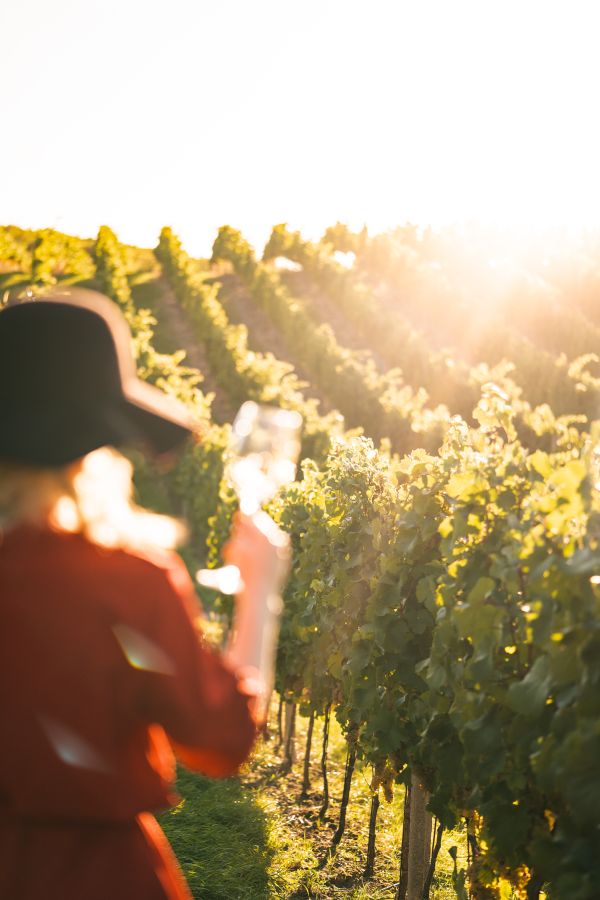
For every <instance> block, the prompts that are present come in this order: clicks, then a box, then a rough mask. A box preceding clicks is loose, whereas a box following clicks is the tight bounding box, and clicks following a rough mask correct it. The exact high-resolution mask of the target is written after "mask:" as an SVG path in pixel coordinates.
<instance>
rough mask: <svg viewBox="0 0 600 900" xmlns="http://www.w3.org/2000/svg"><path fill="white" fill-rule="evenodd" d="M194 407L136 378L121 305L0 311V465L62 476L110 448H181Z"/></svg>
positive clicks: (33, 304)
mask: <svg viewBox="0 0 600 900" xmlns="http://www.w3.org/2000/svg"><path fill="white" fill-rule="evenodd" d="M193 431H194V423H193V421H192V419H191V417H190V416H189V415H188V413H187V411H186V409H185V407H183V406H182V405H181V404H179V403H178V402H177V401H176V400H174V399H172V398H171V397H168V396H167V395H166V394H163V393H162V391H159V390H158V389H157V388H154V387H152V386H151V385H148V384H146V383H144V382H142V381H140V380H139V379H138V378H137V376H136V371H135V363H134V360H133V354H132V350H131V334H130V331H129V328H128V326H127V323H126V321H125V319H124V318H123V316H122V314H121V312H120V310H119V309H118V307H117V306H116V304H114V303H112V302H111V301H110V300H108V299H107V298H106V297H103V296H102V295H101V294H97V293H95V292H93V291H83V290H73V291H71V292H64V293H62V292H61V293H56V294H52V295H48V296H44V297H43V299H37V300H28V301H25V302H23V303H18V304H16V305H14V306H9V307H7V308H6V309H4V310H3V311H2V312H0V460H5V461H11V462H17V463H24V464H27V465H36V466H50V467H58V466H63V465H66V464H68V463H70V462H74V461H75V460H76V459H79V458H80V457H82V456H85V455H86V453H89V452H91V451H92V450H96V449H97V448H98V447H104V446H106V445H109V446H114V447H123V446H124V447H130V446H138V445H142V446H143V447H144V448H146V449H148V450H150V451H151V452H153V453H155V454H163V453H168V452H169V451H171V450H174V449H176V448H177V447H178V446H179V445H180V444H181V443H182V442H183V440H184V439H185V438H187V437H188V436H189V435H190V434H191V433H192V432H193Z"/></svg>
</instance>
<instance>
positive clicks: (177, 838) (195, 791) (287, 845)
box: [160, 717, 465, 900]
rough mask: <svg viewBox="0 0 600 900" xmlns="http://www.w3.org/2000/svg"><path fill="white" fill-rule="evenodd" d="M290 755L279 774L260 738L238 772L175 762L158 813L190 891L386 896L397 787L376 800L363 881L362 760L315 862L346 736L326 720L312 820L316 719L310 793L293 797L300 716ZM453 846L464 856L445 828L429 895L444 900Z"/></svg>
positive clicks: (334, 804) (221, 899)
mask: <svg viewBox="0 0 600 900" xmlns="http://www.w3.org/2000/svg"><path fill="white" fill-rule="evenodd" d="M297 724H298V732H299V737H298V760H297V762H296V764H295V767H294V769H293V771H292V773H291V774H290V775H288V776H285V777H284V776H282V775H281V774H280V773H279V764H280V756H279V753H278V751H277V749H276V741H275V740H271V741H268V742H261V743H260V744H259V746H258V747H257V749H256V751H255V753H254V756H253V758H252V760H251V761H250V762H249V763H248V764H247V765H246V766H245V768H244V770H243V772H242V774H241V776H240V777H238V778H232V779H226V780H224V781H211V780H209V779H206V778H203V777H201V776H198V775H194V774H192V773H190V772H186V771H184V770H182V771H181V772H180V775H179V781H178V787H179V791H180V794H181V796H182V798H183V799H182V802H181V804H180V805H179V806H178V807H177V808H175V809H174V810H171V811H169V812H167V813H165V814H164V815H163V816H161V818H160V822H161V825H162V826H163V828H164V830H165V832H166V834H167V836H168V838H169V840H170V842H171V844H172V846H173V849H174V851H175V853H176V855H177V857H178V859H179V861H180V864H181V866H182V868H183V871H184V873H185V875H186V877H187V879H188V882H189V884H190V888H191V890H192V894H193V896H194V897H195V898H202V900H226V898H227V900H263V898H265V900H267V898H269V900H270V898H273V900H275V898H281V900H283V898H286V900H300V898H341V897H345V898H349V900H391V898H393V896H394V892H395V885H396V882H397V879H398V851H399V846H400V835H401V830H402V802H403V788H402V787H398V788H397V791H396V796H395V797H394V800H393V802H392V803H391V804H386V803H384V802H382V805H381V807H380V813H379V819H378V829H377V861H376V866H375V875H374V877H373V878H372V879H371V880H365V879H364V878H363V876H362V870H363V868H364V862H365V854H366V846H367V838H368V817H369V802H370V790H369V779H370V773H369V770H368V769H362V768H361V767H360V764H359V765H358V766H357V770H356V772H355V775H354V780H353V789H352V796H351V802H350V806H349V809H348V816H347V826H346V833H345V835H344V838H343V839H342V842H341V844H340V847H339V849H338V852H337V854H336V855H335V856H334V857H333V859H331V860H330V861H329V862H328V863H327V864H326V865H325V866H324V867H323V868H319V862H320V861H321V860H322V859H324V858H325V856H326V851H327V848H328V847H329V844H330V841H331V837H332V834H333V832H334V830H335V827H336V825H337V815H338V812H339V800H340V797H341V790H342V781H343V774H344V762H345V742H344V739H343V737H342V735H341V733H340V729H339V727H338V726H337V723H334V724H333V725H332V729H331V731H332V733H331V737H330V752H329V774H330V795H331V798H332V799H331V805H330V811H329V817H328V819H327V821H326V822H325V823H323V824H322V825H321V824H319V822H318V817H317V814H318V810H319V806H320V790H321V783H320V773H319V771H318V766H317V763H318V760H319V758H320V742H321V736H322V723H320V722H318V723H316V725H315V734H314V740H313V751H312V754H311V758H312V762H313V766H312V769H311V777H312V793H311V795H310V797H309V799H308V800H307V801H305V802H300V801H299V800H298V795H299V793H300V783H301V776H302V756H303V752H304V739H305V734H306V725H307V719H304V718H301V717H300V718H299V719H298V723H297ZM453 844H455V845H457V846H458V848H459V865H462V866H464V865H465V842H464V835H463V834H462V833H460V832H458V833H457V832H451V833H449V834H446V835H445V836H444V841H443V844H442V850H441V851H440V855H439V859H438V865H437V871H436V877H435V880H434V886H433V889H432V892H431V900H452V898H455V896H456V895H455V893H454V891H453V889H452V887H451V880H450V873H451V871H452V862H451V859H450V856H449V854H448V849H449V847H451V846H452V845H453Z"/></svg>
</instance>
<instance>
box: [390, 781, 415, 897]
mask: <svg viewBox="0 0 600 900" xmlns="http://www.w3.org/2000/svg"><path fill="white" fill-rule="evenodd" d="M410 794H411V786H410V784H407V785H406V787H405V789H404V810H403V817H402V844H401V846H400V872H399V875H398V890H397V891H396V896H395V897H394V900H406V891H407V889H408V855H409V854H408V848H409V835H410Z"/></svg>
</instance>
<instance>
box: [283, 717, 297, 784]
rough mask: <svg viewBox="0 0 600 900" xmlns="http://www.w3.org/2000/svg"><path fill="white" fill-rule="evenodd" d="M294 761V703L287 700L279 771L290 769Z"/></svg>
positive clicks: (284, 771) (284, 772)
mask: <svg viewBox="0 0 600 900" xmlns="http://www.w3.org/2000/svg"><path fill="white" fill-rule="evenodd" d="M295 761H296V704H295V703H290V702H289V701H288V702H286V704H285V723H284V729H283V761H282V763H281V772H282V774H284V775H285V774H286V773H287V772H289V771H291V768H292V766H293V765H294V763H295Z"/></svg>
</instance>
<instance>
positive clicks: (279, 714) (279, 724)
mask: <svg viewBox="0 0 600 900" xmlns="http://www.w3.org/2000/svg"><path fill="white" fill-rule="evenodd" d="M282 713H283V694H279V704H278V706H277V748H278V749H279V748H280V747H281V745H282V744H283V725H282V718H283V716H282Z"/></svg>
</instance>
